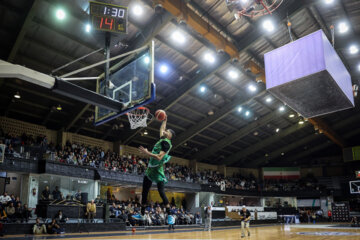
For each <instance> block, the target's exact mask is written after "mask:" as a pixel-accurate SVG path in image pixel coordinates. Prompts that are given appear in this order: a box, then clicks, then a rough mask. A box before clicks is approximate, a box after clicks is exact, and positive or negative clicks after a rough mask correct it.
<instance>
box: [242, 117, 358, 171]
mask: <svg viewBox="0 0 360 240" xmlns="http://www.w3.org/2000/svg"><path fill="white" fill-rule="evenodd" d="M359 120H360V115H357V116H353V117H351V118H348V119H346V120H344V121H341V122H338V123H336V124H334V125H333V126H331V128H333V129H335V130H336V129H340V128H342V127H344V126H347V125H349V124H351V123H353V122H359ZM319 136H323V135H321V134H318V135H315V134H312V135H309V136H307V137H305V138H302V139H300V140H299V141H296V142H293V143H289V144H288V145H286V146H285V147H282V148H280V149H278V150H276V151H274V152H271V153H269V156H268V157H260V158H257V159H255V160H253V161H252V162H249V165H250V166H252V167H255V166H259V165H260V164H261V163H263V162H269V161H271V160H273V159H276V158H278V157H280V155H281V153H285V154H286V153H287V152H289V151H291V150H294V149H296V148H297V147H300V146H302V145H304V144H306V143H308V142H310V141H313V140H315V139H317V138H318V137H319Z"/></svg>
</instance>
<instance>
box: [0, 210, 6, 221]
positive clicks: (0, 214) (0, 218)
mask: <svg viewBox="0 0 360 240" xmlns="http://www.w3.org/2000/svg"><path fill="white" fill-rule="evenodd" d="M7 220H8V219H7V214H6V211H5V209H4V208H3V207H1V206H0V221H1V222H7Z"/></svg>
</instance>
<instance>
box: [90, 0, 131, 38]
mask: <svg viewBox="0 0 360 240" xmlns="http://www.w3.org/2000/svg"><path fill="white" fill-rule="evenodd" d="M90 17H91V24H92V28H93V29H96V30H100V31H106V32H114V33H127V23H128V8H127V7H123V6H118V5H113V4H108V3H101V2H93V1H91V2H90Z"/></svg>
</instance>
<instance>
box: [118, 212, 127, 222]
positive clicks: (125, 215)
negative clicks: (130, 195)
mask: <svg viewBox="0 0 360 240" xmlns="http://www.w3.org/2000/svg"><path fill="white" fill-rule="evenodd" d="M119 218H120V219H121V220H123V221H124V223H127V222H128V215H127V214H126V212H125V210H122V211H121V214H120V216H119Z"/></svg>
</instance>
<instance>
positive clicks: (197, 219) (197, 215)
mask: <svg viewBox="0 0 360 240" xmlns="http://www.w3.org/2000/svg"><path fill="white" fill-rule="evenodd" d="M201 223H202V219H201V216H200V213H199V212H197V213H196V214H195V224H201Z"/></svg>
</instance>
